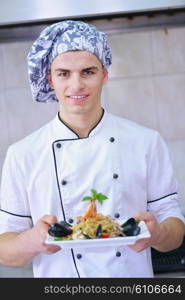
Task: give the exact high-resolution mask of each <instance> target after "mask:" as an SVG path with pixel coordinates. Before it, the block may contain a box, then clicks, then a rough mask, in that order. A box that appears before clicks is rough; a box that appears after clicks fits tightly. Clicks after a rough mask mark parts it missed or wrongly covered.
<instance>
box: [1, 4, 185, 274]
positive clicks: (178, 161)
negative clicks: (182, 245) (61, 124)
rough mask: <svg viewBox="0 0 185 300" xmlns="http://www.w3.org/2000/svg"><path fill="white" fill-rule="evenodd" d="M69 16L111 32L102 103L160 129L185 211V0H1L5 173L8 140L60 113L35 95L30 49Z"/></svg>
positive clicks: (26, 271) (4, 271)
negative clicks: (30, 80) (49, 27)
mask: <svg viewBox="0 0 185 300" xmlns="http://www.w3.org/2000/svg"><path fill="white" fill-rule="evenodd" d="M64 19H74V20H82V21H86V22H89V23H92V24H94V25H96V26H97V27H98V28H99V29H100V30H102V31H104V32H106V33H107V34H108V38H109V43H110V46H111V48H112V54H113V65H112V67H111V69H110V75H109V78H110V79H109V82H108V84H107V85H106V86H105V88H104V91H103V98H102V103H103V106H104V107H105V108H106V109H107V110H108V111H109V112H112V113H114V114H117V115H119V116H121V117H125V118H129V119H131V120H133V121H136V122H139V123H141V124H143V125H145V126H147V127H150V128H153V129H156V130H158V131H159V132H160V133H161V135H162V136H163V137H164V139H165V140H166V142H167V144H168V147H169V150H170V153H171V157H172V161H173V165H174V170H175V174H176V177H177V179H178V181H179V184H180V204H181V208H182V212H183V214H184V215H185V0H183V1H178V0H176V1H170V0H169V1H162V0H160V1H157V0H154V1H152V0H150V1H147V0H145V1H144V0H143V1H137V0H128V1H126V0H125V1H123V0H122V1H118V0H104V1H95V0H92V1H88V0H78V1H75V0H68V1H62V0H60V1H58V0H52V1H48V0H47V1H46V0H45V1H43V0H34V1H29V0H28V1H25V0H15V1H10V0H6V1H3V3H2V1H1V2H0V129H1V131H0V173H1V169H2V165H3V161H4V158H5V155H6V151H7V148H8V146H9V145H11V144H12V143H14V142H16V141H18V140H19V139H21V138H23V137H24V136H26V135H28V134H29V133H31V132H33V131H34V130H36V129H37V128H39V127H40V126H42V125H43V124H45V123H47V122H48V121H49V120H51V119H52V118H54V116H55V114H56V113H57V110H58V105H57V104H49V103H48V104H42V103H34V102H33V101H32V97H31V92H30V87H29V84H28V78H27V60H26V56H27V53H28V51H29V49H30V47H31V45H32V43H33V41H34V40H35V39H36V38H37V36H38V35H39V34H40V31H41V30H42V29H44V28H45V27H46V26H47V25H49V24H52V23H55V22H58V21H61V20H64ZM184 251H185V250H184ZM184 253H185V252H184ZM180 262H181V265H183V266H184V268H183V267H182V268H181V270H179V269H178V268H177V270H173V271H180V273H178V272H173V273H161V274H164V275H161V276H167V275H169V274H170V275H169V276H171V277H173V276H174V277H175V276H177V277H178V276H183V277H184V276H185V255H184V261H183V258H181V261H180ZM174 264H175V262H174ZM173 269H175V267H174V268H173ZM167 271H168V270H167ZM159 273H160V272H159ZM157 274H158V273H157V271H156V276H158V275H157ZM159 276H160V274H159ZM0 277H32V269H31V265H28V266H26V267H24V268H7V267H3V266H0Z"/></svg>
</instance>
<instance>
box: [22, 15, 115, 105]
mask: <svg viewBox="0 0 185 300" xmlns="http://www.w3.org/2000/svg"><path fill="white" fill-rule="evenodd" d="M73 50H85V51H89V52H91V53H93V54H94V55H96V56H97V57H98V59H99V60H100V61H101V63H102V65H103V67H104V68H105V70H107V69H108V67H109V66H110V65H111V61H112V55H111V50H110V48H109V46H108V44H107V36H106V35H105V33H103V32H100V31H98V30H97V29H96V27H95V26H93V25H90V24H87V23H84V22H81V21H72V20H68V21H63V22H59V23H55V24H53V25H50V26H48V27H46V28H45V29H44V30H43V31H42V32H41V34H40V36H39V37H38V38H37V40H36V41H35V42H34V44H33V45H32V47H31V49H30V51H29V53H28V75H29V82H30V85H31V91H32V96H33V99H34V100H36V101H39V102H53V101H58V100H57V97H56V95H55V92H54V90H53V89H52V88H51V87H50V85H49V82H48V72H49V70H50V65H51V63H52V61H53V60H54V58H55V57H56V56H57V55H59V54H61V53H64V52H66V51H73Z"/></svg>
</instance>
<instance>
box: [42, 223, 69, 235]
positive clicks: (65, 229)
mask: <svg viewBox="0 0 185 300" xmlns="http://www.w3.org/2000/svg"><path fill="white" fill-rule="evenodd" d="M72 231H73V230H72V228H71V225H70V224H68V223H67V222H65V221H61V222H59V223H54V224H52V225H51V226H50V228H49V229H48V233H49V235H51V236H54V237H64V236H68V235H69V234H71V233H72Z"/></svg>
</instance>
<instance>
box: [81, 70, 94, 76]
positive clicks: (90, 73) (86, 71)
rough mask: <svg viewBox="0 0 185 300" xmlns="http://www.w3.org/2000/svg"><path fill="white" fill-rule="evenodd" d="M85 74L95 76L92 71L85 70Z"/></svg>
mask: <svg viewBox="0 0 185 300" xmlns="http://www.w3.org/2000/svg"><path fill="white" fill-rule="evenodd" d="M83 74H84V75H93V74H94V72H93V71H91V70H85V71H83Z"/></svg>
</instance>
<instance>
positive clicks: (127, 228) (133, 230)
mask: <svg viewBox="0 0 185 300" xmlns="http://www.w3.org/2000/svg"><path fill="white" fill-rule="evenodd" d="M121 227H122V228H123V233H124V234H125V235H126V236H135V235H138V234H139V233H140V232H141V228H140V226H139V225H138V222H137V221H136V220H135V219H134V218H130V219H128V220H127V221H126V222H125V223H123V224H122V225H121Z"/></svg>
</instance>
